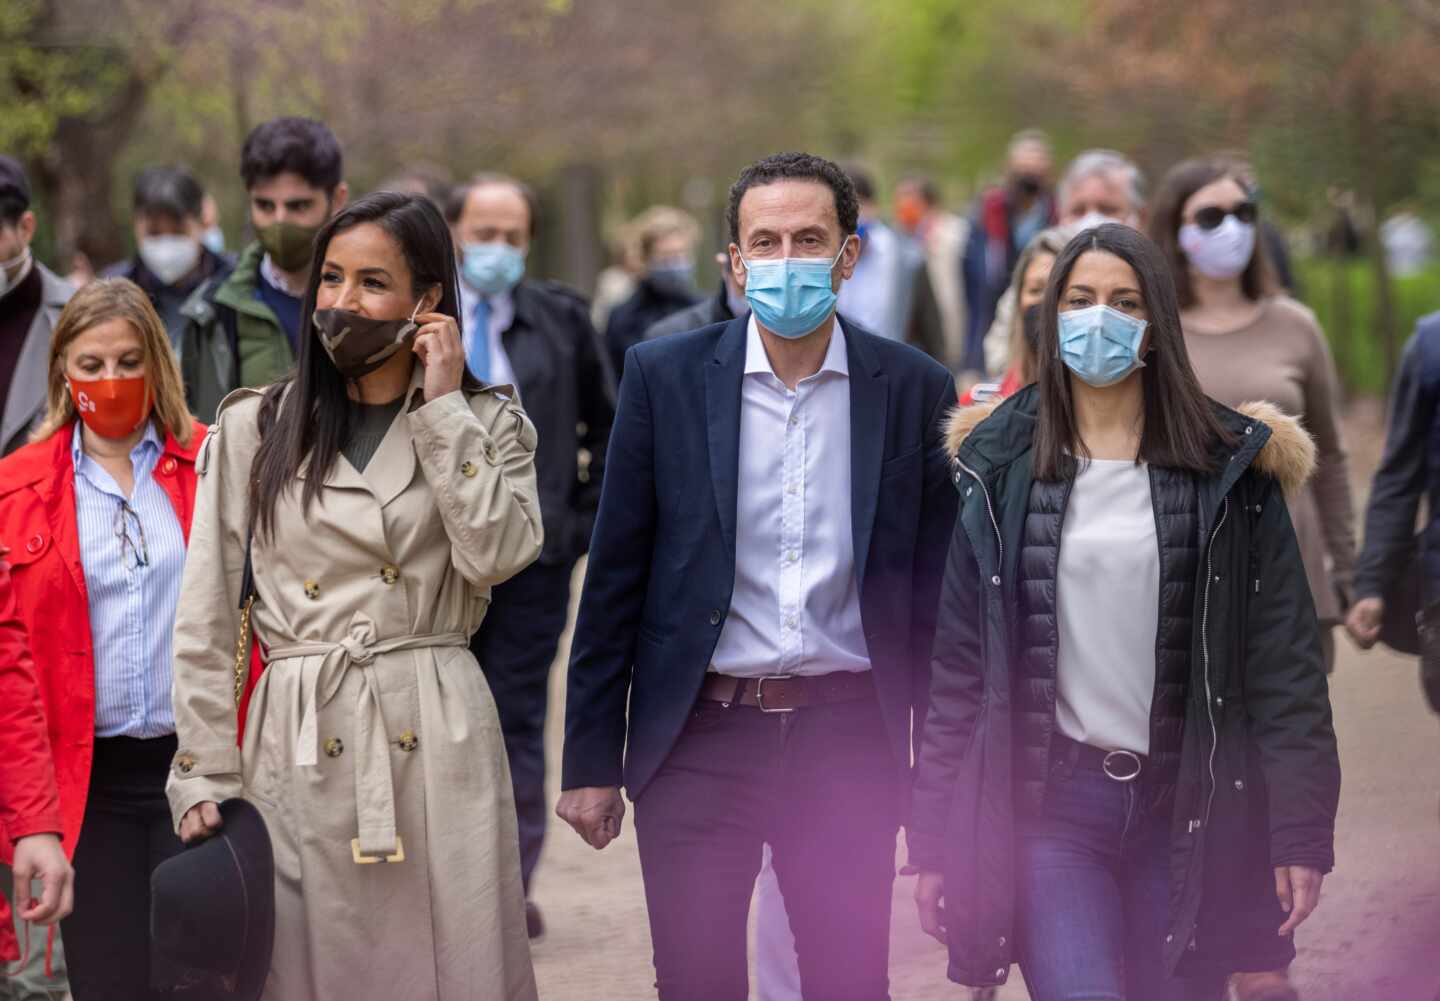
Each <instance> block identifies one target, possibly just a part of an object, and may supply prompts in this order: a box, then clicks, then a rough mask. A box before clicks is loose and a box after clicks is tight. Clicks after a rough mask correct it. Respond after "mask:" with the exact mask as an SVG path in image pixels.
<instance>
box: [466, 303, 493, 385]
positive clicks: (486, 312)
mask: <svg viewBox="0 0 1440 1001" xmlns="http://www.w3.org/2000/svg"><path fill="white" fill-rule="evenodd" d="M465 367H466V368H468V369H469V370H470V374H471V375H473V376H474V377H475V378H477V379H479V380H480V381H481V382H487V383H488V382H489V381H490V300H489V299H487V298H485V297H484V296H483V295H482V296H480V297H478V298H477V299H476V300H475V312H474V313H472V314H471V315H470V349H469V350H468V351H466V352H465Z"/></svg>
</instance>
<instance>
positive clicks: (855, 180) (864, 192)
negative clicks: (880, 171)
mask: <svg viewBox="0 0 1440 1001" xmlns="http://www.w3.org/2000/svg"><path fill="white" fill-rule="evenodd" d="M842 169H843V170H844V171H845V176H846V177H848V178H850V183H851V184H853V185H855V197H857V198H859V199H860V200H861V201H862V202H873V201H874V200H875V178H874V177H873V176H871V174H870V171H868V170H866V169H865V168H864V167H862V166H860V165H859V164H858V163H847V164H845V166H844V167H843V168H842Z"/></svg>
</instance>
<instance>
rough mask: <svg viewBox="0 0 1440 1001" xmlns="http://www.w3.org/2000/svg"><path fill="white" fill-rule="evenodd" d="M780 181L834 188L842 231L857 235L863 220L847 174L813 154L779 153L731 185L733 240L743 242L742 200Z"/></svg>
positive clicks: (728, 217) (728, 219) (742, 173)
mask: <svg viewBox="0 0 1440 1001" xmlns="http://www.w3.org/2000/svg"><path fill="white" fill-rule="evenodd" d="M776 181H818V182H820V183H821V184H824V185H826V186H827V187H829V188H830V191H831V193H832V194H834V196H835V215H836V216H838V217H839V219H840V232H841V233H842V234H843V235H845V236H849V235H850V234H851V233H854V232H855V230H856V227H857V226H858V224H859V220H860V202H859V199H858V198H857V196H856V194H855V185H853V184H851V183H850V178H848V177H846V176H845V172H844V171H843V170H841V169H840V168H839V167H838V166H836V165H835V164H833V163H831V162H830V161H829V160H827V159H825V158H824V157H821V156H814V155H812V154H810V153H776V154H774V155H773V156H767V157H765V159H763V160H756V161H755V162H754V163H752V164H751V165H750V166H748V167H746V168H745V169H744V170H742V171H740V176H739V177H737V178H736V179H735V183H734V184H732V185H731V186H730V206H729V209H728V210H727V211H726V213H725V217H726V222H727V223H729V225H730V240H731V242H732V243H737V244H738V243H739V242H740V200H741V199H742V198H744V197H745V192H747V191H749V190H750V189H751V188H758V187H762V186H764V185H766V184H774V183H775V182H776Z"/></svg>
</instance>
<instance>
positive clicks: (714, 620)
mask: <svg viewBox="0 0 1440 1001" xmlns="http://www.w3.org/2000/svg"><path fill="white" fill-rule="evenodd" d="M722 618H724V616H722V615H721V614H720V609H718V608H712V609H710V624H711V625H712V626H718V625H719V624H720V620H721V619H722Z"/></svg>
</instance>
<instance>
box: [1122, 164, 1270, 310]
mask: <svg viewBox="0 0 1440 1001" xmlns="http://www.w3.org/2000/svg"><path fill="white" fill-rule="evenodd" d="M1226 178H1229V179H1230V180H1232V181H1234V182H1235V183H1236V184H1238V185H1240V187H1241V188H1242V189H1243V190H1244V191H1245V192H1246V194H1247V195H1249V194H1250V185H1248V184H1247V183H1245V178H1244V176H1243V174H1242V173H1241V171H1240V168H1239V167H1238V166H1237V165H1236V163H1235V162H1234V161H1233V160H1223V159H1219V158H1211V159H1202V160H1186V161H1185V162H1183V163H1178V164H1176V165H1175V166H1174V167H1172V168H1171V170H1170V173H1168V174H1166V175H1165V180H1163V181H1161V182H1160V190H1159V191H1157V192H1156V193H1155V202H1154V204H1153V205H1152V206H1151V215H1150V239H1152V240H1154V241H1155V243H1156V244H1157V245H1158V246H1159V247H1160V250H1161V251H1162V252H1163V253H1164V254H1165V259H1166V260H1167V261H1168V262H1169V263H1170V271H1171V273H1172V274H1173V275H1174V277H1175V295H1176V298H1177V299H1178V300H1179V303H1180V308H1181V309H1189V308H1191V307H1192V306H1194V305H1195V289H1194V288H1193V287H1192V286H1191V284H1190V259H1189V258H1188V257H1186V256H1185V251H1183V250H1181V249H1180V227H1181V225H1182V222H1181V216H1182V215H1183V214H1184V212H1185V203H1186V202H1188V201H1189V200H1190V197H1191V196H1192V195H1194V194H1195V192H1197V191H1199V190H1200V189H1201V188H1203V187H1205V186H1207V185H1210V184H1214V183H1215V182H1216V181H1223V180H1225V179H1226ZM1263 237H1264V234H1263V233H1262V232H1260V230H1259V223H1258V222H1257V223H1256V233H1255V252H1254V253H1252V254H1251V255H1250V263H1249V264H1247V265H1246V266H1245V270H1244V271H1243V272H1242V273H1241V275H1240V289H1241V291H1243V292H1244V293H1245V298H1247V299H1249V300H1250V301H1251V302H1256V301H1258V300H1260V299H1261V298H1263V297H1265V296H1267V295H1274V294H1275V293H1276V292H1278V291H1279V290H1280V282H1279V280H1278V279H1276V277H1275V268H1274V266H1273V265H1272V264H1271V263H1270V252H1269V251H1268V250H1267V249H1266V247H1265V240H1264V238H1263Z"/></svg>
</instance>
